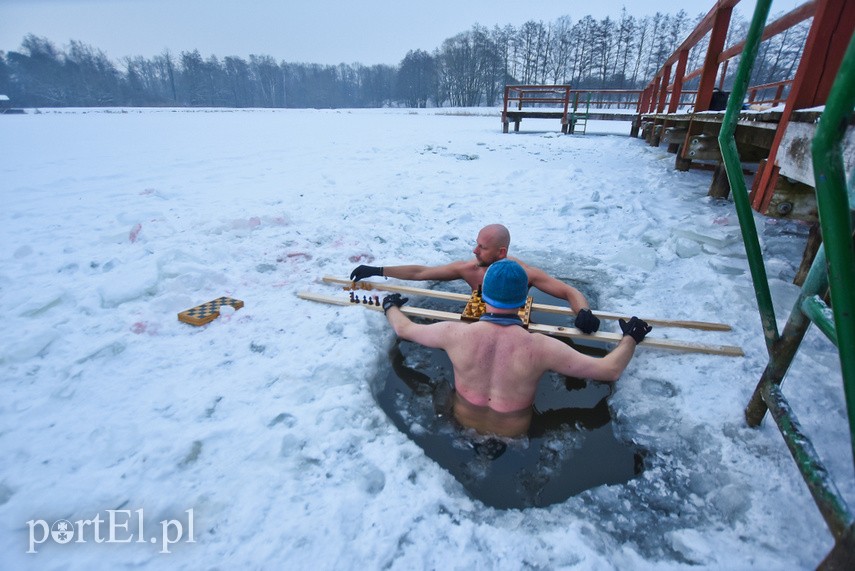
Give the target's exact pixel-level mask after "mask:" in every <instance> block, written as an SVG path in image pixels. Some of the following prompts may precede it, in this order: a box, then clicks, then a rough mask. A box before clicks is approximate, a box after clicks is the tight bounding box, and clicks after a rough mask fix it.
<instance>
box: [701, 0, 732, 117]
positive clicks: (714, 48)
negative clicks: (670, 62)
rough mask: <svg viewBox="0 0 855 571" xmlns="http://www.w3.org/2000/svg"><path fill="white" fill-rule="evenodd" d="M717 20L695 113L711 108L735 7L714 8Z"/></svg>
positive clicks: (711, 33) (706, 58) (702, 74)
mask: <svg viewBox="0 0 855 571" xmlns="http://www.w3.org/2000/svg"><path fill="white" fill-rule="evenodd" d="M714 10H715V11H716V12H715V18H714V20H713V25H712V30H711V31H710V43H709V46H708V47H707V55H706V57H705V58H704V66H703V68H702V70H703V71H702V72H701V79H700V83H699V84H698V94H697V95H696V96H695V111H706V110H707V109H709V108H710V101H711V100H712V93H713V87H714V86H715V80H716V76H717V75H718V56H719V54H721V52H722V49H723V48H724V40H725V39H726V38H727V28H728V26H729V24H730V15H731V13H732V12H733V6H726V7H721V6H718V5H716V7H715V8H714Z"/></svg>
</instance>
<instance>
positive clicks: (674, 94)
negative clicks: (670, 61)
mask: <svg viewBox="0 0 855 571" xmlns="http://www.w3.org/2000/svg"><path fill="white" fill-rule="evenodd" d="M688 60H689V50H681V51H680V55H679V56H678V58H677V69H676V71H675V72H674V88H673V90H672V91H671V102H670V103H669V104H668V113H676V111H677V107H679V106H680V97H681V96H682V95H683V76H684V75H686V62H688Z"/></svg>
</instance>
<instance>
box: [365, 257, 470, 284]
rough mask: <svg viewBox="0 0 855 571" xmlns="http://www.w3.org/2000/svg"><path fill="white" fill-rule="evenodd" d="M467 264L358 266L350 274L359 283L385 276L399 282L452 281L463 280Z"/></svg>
mask: <svg viewBox="0 0 855 571" xmlns="http://www.w3.org/2000/svg"><path fill="white" fill-rule="evenodd" d="M465 266H466V262H463V261H460V262H452V263H450V264H445V265H442V266H419V265H406V266H383V267H377V266H358V267H356V268H355V269H354V270H353V271H352V272H351V273H350V279H352V280H354V281H359V280H361V279H363V278H367V277H371V276H385V277H387V278H396V279H399V280H417V281H425V280H438V281H450V280H457V279H463V268H464V267H465Z"/></svg>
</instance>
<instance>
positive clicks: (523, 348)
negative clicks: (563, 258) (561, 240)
mask: <svg viewBox="0 0 855 571" xmlns="http://www.w3.org/2000/svg"><path fill="white" fill-rule="evenodd" d="M527 293H528V274H527V273H526V270H525V269H524V268H523V267H522V265H520V264H519V263H517V262H515V261H512V260H501V261H498V262H495V263H493V264H491V265H490V268H489V269H488V270H487V272H486V274H485V276H484V281H483V288H482V297H483V299H484V302H485V303H486V305H487V313H486V314H484V315H483V316H481V320H480V321H478V322H476V323H464V322H460V321H445V322H440V323H432V324H429V325H422V324H418V323H413V322H412V321H410V319H409V318H408V317H407V316H406V315H404V314H403V313H402V312H401V310H400V307H401V306H402V305H403V304H404V303H405V302H406V301H407V300H406V299H404V298H402V297H401V296H400V294H393V295H389V296H386V297H385V298H384V299H383V310H384V311H385V312H386V318H387V319H388V320H389V323H390V324H391V325H392V327H393V328H394V329H395V333H397V334H398V336H400V337H402V338H404V339H407V340H409V341H414V342H416V343H419V344H421V345H424V346H426V347H433V348H436V349H442V350H444V351H445V352H446V353H448V356H449V358H450V360H451V364H452V367H453V369H454V386H455V389H456V390H457V393H458V394H459V395H460V396H461V397H463V399H465V401H466V402H467V403H469V404H471V405H474V406H476V407H487V408H488V409H490V410H492V411H495V412H497V413H514V412H519V411H522V410H524V409H526V408H528V407H531V405H532V404H533V403H534V396H535V393H536V391H537V384H538V381H539V380H540V378H541V376H542V375H543V373H544V372H546V371H555V372H557V373H559V374H562V375H567V376H571V377H580V378H590V379H597V380H601V381H616V380H617V379H618V377H619V376H620V374H621V373H622V372H623V370H624V369H625V368H626V366H627V364H628V363H629V360H630V359H631V358H632V355H633V353H634V352H635V346H636V344H637V343H640V342H641V341H642V340H643V339H644V336H645V335H646V334H647V333H648V332H649V331H650V329H651V328H650V327H649V326H648V325H647V324H646V323H644V322H643V321H641V320H639V319H638V318H636V317H633V318H632V319H631V320H630V321H629V322H624V321H622V320H621V329H622V330H623V331H624V336H623V338H622V339H621V341H620V343H618V345H617V347H615V348H614V349H613V350H612V351H611V352H609V354H608V355H606V356H605V357H603V358H595V357H590V356H588V355H584V354H582V353H580V352H578V351H576V350H575V349H573V348H572V347H570V346H569V345H566V344H564V343H562V342H561V341H559V340H558V339H555V338H552V337H548V336H546V335H542V334H539V333H529V332H528V330H526V329H524V328H523V327H521V325H522V321H521V320H520V319H519V317H518V314H517V312H518V310H519V308H520V307H522V306H523V305H524V304H525V300H526V295H527Z"/></svg>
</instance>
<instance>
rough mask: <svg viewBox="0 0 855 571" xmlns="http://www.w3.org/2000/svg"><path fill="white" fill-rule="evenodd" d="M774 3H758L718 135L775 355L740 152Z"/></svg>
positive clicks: (770, 310)
mask: <svg viewBox="0 0 855 571" xmlns="http://www.w3.org/2000/svg"><path fill="white" fill-rule="evenodd" d="M771 4H772V1H771V0H758V1H757V6H756V8H755V9H754V17H753V18H752V20H751V26H750V28H749V29H748V37H747V38H746V39H745V48H744V49H743V50H742V57H741V58H740V60H739V69H738V70H737V72H736V80H735V83H734V86H733V90H732V91H731V92H730V97H729V98H728V100H727V110H726V111H725V114H724V120H723V121H722V125H721V131H720V132H719V135H718V144H719V147H720V148H721V157H722V161H723V162H724V166H725V169H726V170H727V180H728V182H730V189H731V194H732V196H733V202H734V204H735V206H736V213H737V215H738V216H739V226H740V228H741V229H742V241H743V242H744V243H745V253H746V255H747V256H748V265H749V267H750V268H751V279H752V281H753V282H754V294H755V296H756V297H757V308H758V309H759V310H760V321H761V323H762V325H763V335H764V336H765V338H766V349H767V350H768V351H769V355H770V356H771V355H772V352H773V351H772V348H773V346H774V344H775V343H776V342H777V341H778V339H779V337H780V336H779V334H778V323H777V321H776V320H775V308H774V306H773V305H772V294H771V292H770V291H769V279H768V277H767V276H766V266H765V264H764V263H763V251H762V250H761V248H760V241H759V239H758V238H757V226H756V224H755V223H754V212H753V210H752V209H751V205H750V204H749V202H748V188H746V186H745V177H744V176H743V174H742V163H741V162H740V161H739V152H738V151H737V150H736V139H735V138H734V133H735V132H736V122H737V121H738V120H739V112H740V110H741V109H742V101H743V99H745V93H746V92H747V91H748V81H749V77H750V74H751V68H752V67H753V65H754V60H755V59H756V58H757V51H758V49H759V47H760V41H761V39H762V38H761V35H762V33H763V28H764V26H765V25H766V18H767V17H768V15H769V7H770V6H771Z"/></svg>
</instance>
